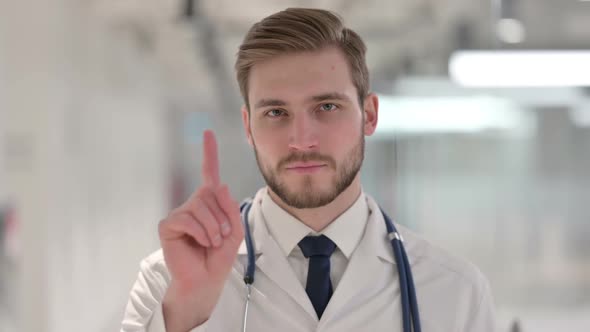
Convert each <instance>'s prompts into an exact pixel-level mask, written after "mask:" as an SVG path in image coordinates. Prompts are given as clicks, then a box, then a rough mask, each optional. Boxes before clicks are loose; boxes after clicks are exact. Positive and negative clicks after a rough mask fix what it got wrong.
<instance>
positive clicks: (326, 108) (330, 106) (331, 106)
mask: <svg viewBox="0 0 590 332" xmlns="http://www.w3.org/2000/svg"><path fill="white" fill-rule="evenodd" d="M336 108H337V106H336V105H335V104H330V103H328V104H322V106H321V107H320V109H321V110H322V111H328V112H329V111H333V110H335V109H336Z"/></svg>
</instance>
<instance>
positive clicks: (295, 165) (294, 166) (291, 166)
mask: <svg viewBox="0 0 590 332" xmlns="http://www.w3.org/2000/svg"><path fill="white" fill-rule="evenodd" d="M322 166H326V164H323V163H309V162H308V163H292V164H289V165H288V166H287V167H286V168H287V169H297V168H301V169H304V168H315V167H322Z"/></svg>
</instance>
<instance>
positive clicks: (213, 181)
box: [201, 130, 220, 188]
mask: <svg viewBox="0 0 590 332" xmlns="http://www.w3.org/2000/svg"><path fill="white" fill-rule="evenodd" d="M201 174H202V180H203V183H204V184H205V185H206V186H209V187H211V188H217V187H219V183H220V179H219V158H218V156H217V140H216V139H215V134H214V133H213V131H211V130H205V132H204V133H203V167H202V173H201Z"/></svg>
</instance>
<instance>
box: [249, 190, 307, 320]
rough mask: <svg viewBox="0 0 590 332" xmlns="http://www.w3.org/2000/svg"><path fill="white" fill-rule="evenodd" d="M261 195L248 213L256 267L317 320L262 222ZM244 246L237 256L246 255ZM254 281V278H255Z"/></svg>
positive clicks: (289, 266)
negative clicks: (255, 255)
mask: <svg viewBox="0 0 590 332" xmlns="http://www.w3.org/2000/svg"><path fill="white" fill-rule="evenodd" d="M260 199H261V193H260V192H259V193H258V194H257V195H256V197H255V199H254V200H253V206H252V209H251V211H250V216H249V220H250V228H251V232H252V237H253V239H254V246H255V251H256V254H257V256H258V257H257V259H256V266H257V267H258V269H259V270H260V271H259V272H262V273H264V274H265V275H266V276H267V277H268V278H269V279H270V280H272V281H273V282H274V283H275V284H276V285H277V286H278V287H280V288H281V289H282V290H283V291H284V292H285V293H287V294H288V295H289V296H290V297H291V298H292V299H293V300H294V301H295V302H296V303H297V304H298V305H299V306H300V307H301V308H303V309H304V311H305V312H307V313H308V314H309V315H310V316H311V317H313V318H314V319H317V314H316V313H315V310H314V308H313V305H312V304H311V301H310V300H309V297H308V296H307V293H306V292H305V289H304V288H303V286H302V285H301V283H300V282H299V280H298V279H297V277H296V276H295V273H294V272H293V268H292V267H291V265H289V262H288V261H287V258H286V257H285V256H284V255H283V252H282V250H281V249H280V247H279V245H278V244H277V243H276V241H275V240H274V239H273V238H272V236H271V235H270V233H269V232H268V229H267V228H266V225H265V223H264V221H263V219H262V218H263V215H262V212H261V209H260ZM246 253H247V251H246V245H245V243H244V242H242V245H241V246H240V248H239V249H238V254H240V255H246ZM255 279H256V277H255ZM254 287H256V281H255V282H254Z"/></svg>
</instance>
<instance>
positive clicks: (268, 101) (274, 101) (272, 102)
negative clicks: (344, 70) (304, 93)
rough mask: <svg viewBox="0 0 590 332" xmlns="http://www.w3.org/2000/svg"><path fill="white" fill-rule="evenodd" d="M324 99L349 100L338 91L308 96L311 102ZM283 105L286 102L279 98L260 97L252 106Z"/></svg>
mask: <svg viewBox="0 0 590 332" xmlns="http://www.w3.org/2000/svg"><path fill="white" fill-rule="evenodd" d="M324 100H343V101H348V102H350V98H348V96H347V95H345V94H343V93H339V92H329V93H323V94H321V95H317V96H313V97H311V98H309V101H313V102H320V101H324ZM285 105H287V103H286V102H284V101H282V100H280V99H260V100H259V101H258V102H257V103H256V104H255V105H254V108H255V109H257V108H263V107H269V106H285Z"/></svg>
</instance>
